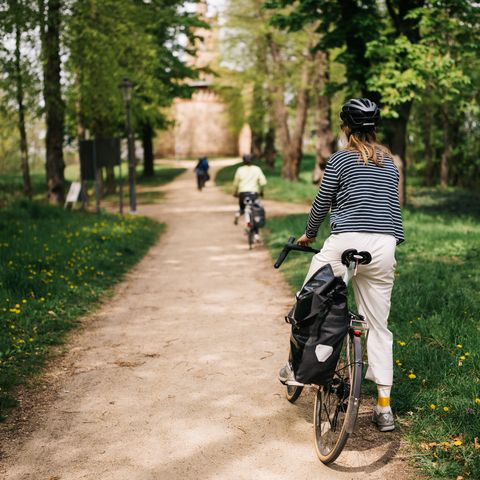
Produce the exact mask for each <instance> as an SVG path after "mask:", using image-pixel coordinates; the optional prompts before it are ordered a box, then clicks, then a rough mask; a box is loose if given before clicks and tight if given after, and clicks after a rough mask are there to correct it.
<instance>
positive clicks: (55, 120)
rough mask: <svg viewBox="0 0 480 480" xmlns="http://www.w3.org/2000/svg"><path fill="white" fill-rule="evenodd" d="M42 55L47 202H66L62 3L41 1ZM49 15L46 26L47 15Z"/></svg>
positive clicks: (55, 0)
mask: <svg viewBox="0 0 480 480" xmlns="http://www.w3.org/2000/svg"><path fill="white" fill-rule="evenodd" d="M39 7H40V17H41V38H42V53H43V55H42V56H43V77H44V78H43V96H44V101H45V116H46V128H47V132H46V139H45V143H46V174H47V190H48V200H49V202H50V203H57V204H61V203H63V202H64V201H65V177H64V170H65V163H64V161H63V133H64V113H65V105H64V103H63V100H62V90H61V84H60V67H61V60H60V21H61V7H62V0H48V2H47V8H46V12H45V2H44V0H39ZM45 13H46V24H45V17H44V15H45Z"/></svg>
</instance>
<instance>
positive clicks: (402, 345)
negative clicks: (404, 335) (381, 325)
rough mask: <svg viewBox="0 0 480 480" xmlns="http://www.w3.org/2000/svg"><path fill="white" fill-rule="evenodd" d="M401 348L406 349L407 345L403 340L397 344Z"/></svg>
mask: <svg viewBox="0 0 480 480" xmlns="http://www.w3.org/2000/svg"><path fill="white" fill-rule="evenodd" d="M397 343H398V344H399V345H400V346H401V347H404V346H405V345H406V344H407V343H406V342H404V341H403V340H400V341H399V342H397Z"/></svg>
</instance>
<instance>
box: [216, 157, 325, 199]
mask: <svg viewBox="0 0 480 480" xmlns="http://www.w3.org/2000/svg"><path fill="white" fill-rule="evenodd" d="M255 164H256V165H258V166H260V167H261V168H262V170H263V172H264V173H265V176H266V177H267V182H268V183H267V186H266V187H265V198H268V199H269V200H278V201H281V202H292V203H303V204H308V205H310V204H311V203H312V200H313V198H314V197H315V195H316V193H317V191H318V186H317V185H314V184H312V171H313V167H314V165H315V156H314V155H312V154H305V155H304V156H303V159H302V164H301V167H302V168H301V173H300V180H299V181H298V182H287V181H285V180H283V179H282V178H281V159H280V158H277V160H276V161H275V168H274V169H268V168H267V167H266V165H265V162H263V161H258V162H255ZM240 165H241V163H238V164H236V165H231V166H229V167H224V168H222V169H221V170H219V172H218V173H217V175H216V177H215V184H216V185H218V186H219V187H221V188H222V190H223V191H225V192H227V193H229V194H231V193H232V192H233V187H232V184H233V176H234V175H235V170H237V168H238V167H239V166H240Z"/></svg>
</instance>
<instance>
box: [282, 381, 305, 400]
mask: <svg viewBox="0 0 480 480" xmlns="http://www.w3.org/2000/svg"><path fill="white" fill-rule="evenodd" d="M302 391H303V387H299V386H297V385H287V393H286V397H287V400H288V401H289V402H290V403H295V402H296V401H297V399H298V397H299V396H300V395H301V394H302Z"/></svg>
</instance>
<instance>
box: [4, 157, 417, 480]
mask: <svg viewBox="0 0 480 480" xmlns="http://www.w3.org/2000/svg"><path fill="white" fill-rule="evenodd" d="M212 163H213V164H214V165H218V163H215V162H212ZM212 183H213V182H209V185H208V187H207V188H206V189H205V190H204V191H203V192H201V193H200V192H197V191H196V190H195V189H194V178H193V173H192V171H191V168H190V169H189V171H188V172H186V173H185V174H183V175H181V176H180V177H179V178H178V179H177V180H175V181H174V182H173V183H171V184H169V185H168V186H166V187H165V188H164V191H165V192H166V196H165V201H164V202H163V203H162V204H161V205H152V206H142V207H141V209H140V212H139V213H141V214H144V215H149V216H151V217H154V218H156V219H158V220H160V221H163V222H166V223H167V225H168V228H167V232H166V233H165V234H164V235H163V236H162V239H161V241H160V242H159V243H158V244H157V245H155V246H154V247H153V248H152V249H151V250H150V251H149V253H148V254H147V255H146V257H145V258H144V259H143V260H142V261H141V262H140V263H139V264H138V265H137V267H136V268H134V269H133V270H132V271H131V273H130V274H128V275H127V276H126V278H125V280H124V281H123V282H122V283H121V284H120V285H119V286H118V287H117V288H116V289H115V292H114V295H113V297H112V298H111V299H109V300H108V301H107V302H105V303H104V305H103V306H102V307H101V309H100V310H99V311H98V312H97V313H96V314H95V315H94V318H91V319H88V320H87V321H86V323H85V325H84V327H83V328H82V329H81V330H80V331H78V332H77V333H74V334H72V336H71V338H70V341H69V345H68V352H67V353H66V354H65V355H64V356H63V357H62V358H61V359H60V360H59V361H58V362H57V364H54V365H52V366H51V368H50V371H49V373H48V374H47V378H50V379H52V378H55V382H52V383H54V384H55V387H54V388H53V387H52V391H54V392H55V393H54V395H51V398H49V399H48V402H43V403H42V402H41V401H39V404H40V406H39V408H38V411H36V412H34V414H33V417H34V419H32V421H31V425H33V426H32V428H31V429H30V430H31V431H29V432H28V431H27V432H24V433H21V434H19V435H17V436H16V437H15V438H10V440H9V442H8V445H5V446H4V448H3V455H4V458H3V460H2V464H1V465H0V473H1V472H3V473H2V475H0V477H1V478H4V479H5V480H7V479H8V480H14V479H15V480H20V479H29V480H30V479H35V480H79V479H91V480H94V479H95V480H187V479H192V480H194V479H195V480H198V479H200V480H207V479H208V480H210V479H212V480H213V479H222V480H223V479H226V480H230V479H248V480H250V479H252V480H262V479H268V480H273V479H278V480H285V479H292V480H293V479H294V480H298V479H302V480H306V479H325V480H327V479H328V480H330V479H333V480H335V479H339V480H353V479H369V480H375V479H385V478H388V479H389V480H395V479H402V480H406V478H408V475H407V473H406V472H407V471H408V467H407V465H406V463H405V461H404V460H402V458H401V456H400V455H399V453H398V451H399V447H400V440H399V436H398V435H397V434H392V433H389V434H382V435H379V434H378V433H377V432H375V430H374V429H373V427H372V426H371V425H370V422H369V411H368V409H366V410H364V412H363V413H362V415H361V418H360V429H359V431H358V432H357V433H356V434H355V436H354V438H353V439H352V440H351V441H350V442H349V443H348V444H347V447H346V450H345V451H344V453H343V454H342V455H341V457H340V458H339V460H338V462H337V463H336V464H335V465H333V466H332V467H326V466H324V465H322V464H321V463H320V462H319V461H318V460H317V458H316V455H315V450H314V446H313V434H312V418H311V415H312V412H311V410H312V398H311V395H308V394H307V395H302V397H300V399H299V401H298V404H296V405H291V404H289V403H288V402H287V401H286V399H285V398H284V388H283V387H282V386H281V385H280V384H279V383H278V381H277V379H276V377H277V372H278V369H279V367H281V366H282V364H283V362H284V361H285V360H286V356H287V348H288V330H289V329H288V326H287V325H286V324H285V323H284V322H283V316H284V314H285V312H286V311H287V309H288V308H289V307H290V306H291V303H292V295H291V293H290V291H289V288H288V287H287V285H286V283H285V282H284V281H283V279H282V276H281V274H280V273H279V272H278V271H275V270H274V269H273V268H272V260H271V258H270V256H269V254H268V252H267V251H266V249H265V248H264V247H262V246H257V247H256V248H255V249H254V250H253V251H248V247H247V242H246V239H245V238H244V235H243V234H242V229H241V227H235V226H234V225H233V222H232V220H233V212H234V211H235V208H236V203H235V200H234V199H233V198H231V197H228V196H227V195H226V194H224V193H222V192H221V191H220V190H219V189H217V188H216V187H214V186H213V185H212ZM307 208H308V207H307ZM305 210H306V207H303V206H300V207H298V206H288V207H286V206H282V205H281V204H280V205H279V204H276V205H274V204H272V203H268V204H267V213H270V214H271V213H272V212H274V213H282V212H285V213H293V212H295V211H305ZM297 233H298V232H297ZM34 410H35V409H34ZM27 430H28V429H27Z"/></svg>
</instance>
